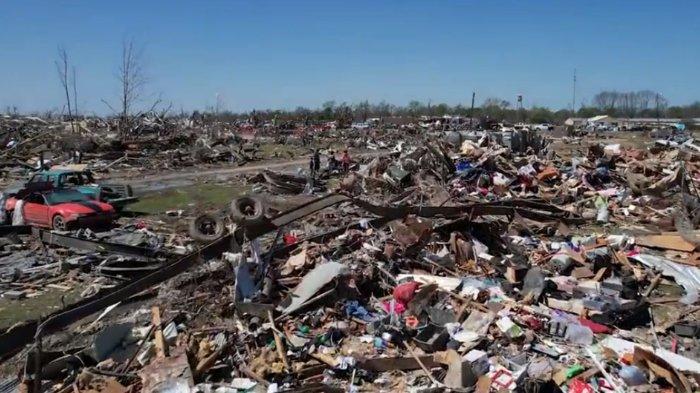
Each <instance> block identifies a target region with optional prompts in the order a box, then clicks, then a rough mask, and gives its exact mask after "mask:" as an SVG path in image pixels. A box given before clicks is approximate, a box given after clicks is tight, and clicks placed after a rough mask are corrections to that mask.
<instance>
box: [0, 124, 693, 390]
mask: <svg viewBox="0 0 700 393" xmlns="http://www.w3.org/2000/svg"><path fill="white" fill-rule="evenodd" d="M0 127H1V128H2V129H1V131H2V135H3V138H4V139H3V140H2V141H1V142H2V143H4V145H5V146H7V148H6V149H5V151H4V153H2V159H1V160H0V161H1V162H0V165H1V166H2V169H3V172H2V184H3V185H4V190H3V193H2V197H0V218H2V219H3V220H4V225H2V226H0V295H1V296H2V299H0V316H1V318H0V324H2V327H1V329H2V330H0V359H2V362H3V363H4V364H3V368H2V370H3V372H2V374H1V378H0V388H1V389H0V390H2V391H8V392H10V391H17V390H19V391H22V392H33V393H38V392H42V391H52V392H90V393H92V392H108V393H122V392H139V391H143V392H147V393H151V392H204V393H209V392H217V393H224V392H347V391H350V392H369V391H384V392H403V391H410V392H437V391H456V392H478V393H487V392H510V391H512V392H527V393H536V392H539V393H546V392H577V393H583V392H631V391H634V392H659V391H668V392H694V391H698V390H700V378H699V377H700V362H699V360H700V359H699V356H698V354H699V353H700V346H698V338H699V337H700V306H699V304H700V302H699V301H698V298H699V296H700V251H699V250H698V245H700V232H699V231H698V230H697V229H696V228H697V226H698V224H699V223H700V199H699V196H700V194H698V190H697V188H696V187H697V184H698V183H699V182H700V160H699V159H698V158H699V157H700V156H699V152H700V146H698V145H696V144H695V143H694V141H693V139H691V138H690V137H689V136H688V137H685V138H682V139H677V138H676V139H673V140H672V139H667V140H660V141H656V142H655V141H653V140H651V139H650V140H649V142H648V143H647V144H646V145H645V146H643V147H640V146H639V145H637V146H636V147H631V146H628V145H626V144H624V143H622V144H619V143H607V142H606V141H605V139H602V140H601V139H594V138H592V137H591V136H587V135H586V133H585V132H581V133H573V134H572V135H576V136H568V137H560V138H556V137H554V136H552V134H551V132H550V131H549V130H535V129H518V130H500V131H484V130H481V131H464V132H459V131H446V132H442V131H439V130H430V131H429V132H426V131H417V130H414V129H405V128H404V129H398V128H391V127H383V128H372V129H368V130H308V131H305V132H304V133H303V134H294V133H282V132H279V130H277V131H276V130H273V129H269V130H265V129H260V130H257V131H255V132H253V133H250V134H249V135H248V134H246V132H248V131H249V130H247V128H246V127H244V126H242V125H235V124H225V123H221V124H208V125H205V124H204V123H202V122H201V121H196V120H193V119H189V120H180V121H173V120H168V119H161V118H143V119H140V121H139V122H137V123H136V126H135V128H134V129H133V130H131V132H130V133H129V137H128V138H126V137H124V136H123V135H118V134H117V133H116V131H114V127H112V126H111V125H110V124H109V121H106V120H100V119H92V120H85V121H82V122H80V123H79V124H78V127H77V132H76V131H72V129H71V127H70V126H67V123H64V122H55V121H54V122H52V121H46V120H42V119H39V118H12V119H10V118H3V119H0ZM241 135H243V136H241ZM266 144H275V145H276V146H284V145H287V147H289V146H295V147H296V149H297V150H294V151H292V150H278V151H276V152H275V150H274V149H272V150H271V149H268V148H266V147H265V145H266ZM555 146H559V147H561V146H565V147H566V148H557V147H555ZM348 150H349V151H348ZM271 151H272V153H270V152H271ZM280 151H284V153H280ZM368 152H371V154H368ZM274 159H278V160H283V159H287V160H295V161H293V162H290V163H289V166H288V167H287V168H285V169H284V170H282V169H280V170H277V169H271V168H266V167H265V165H266V163H269V162H271V160H274ZM252 161H260V162H261V165H262V167H261V168H260V169H259V170H251V171H247V172H241V173H240V174H239V175H237V176H236V177H235V178H232V179H227V180H219V181H220V182H223V183H227V182H228V183H229V185H233V186H238V185H240V187H241V189H245V192H242V193H241V195H236V196H234V197H232V198H231V200H230V201H229V203H227V204H223V205H221V206H218V207H216V208H213V209H206V210H203V209H200V208H191V209H185V210H180V211H172V212H170V211H169V212H168V213H167V214H155V215H154V214H139V213H138V212H135V211H132V210H130V206H133V204H134V203H136V202H137V201H138V199H139V198H140V197H141V195H140V194H139V192H137V191H136V190H134V189H133V187H132V186H131V185H130V184H129V182H130V181H131V180H135V179H138V178H140V177H144V176H146V175H152V174H154V173H159V172H162V171H178V170H180V171H182V170H187V168H190V169H191V170H193V172H194V173H195V174H196V172H197V171H202V170H204V169H205V168H220V167H227V166H242V167H245V165H247V164H249V163H250V162H252ZM299 162H302V163H301V164H299ZM175 187H177V186H175ZM49 301H50V302H52V303H51V304H52V306H50V307H48V306H46V305H45V303H44V302H49ZM42 305H43V306H42ZM42 307H43V308H42ZM23 312H27V313H28V314H26V315H25V317H24V318H14V319H13V318H11V317H10V315H15V314H16V313H19V314H22V313H23ZM22 315H24V314H22Z"/></svg>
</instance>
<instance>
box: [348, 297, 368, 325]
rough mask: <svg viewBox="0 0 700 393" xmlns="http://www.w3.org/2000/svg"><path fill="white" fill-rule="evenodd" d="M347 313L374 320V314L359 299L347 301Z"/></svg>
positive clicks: (351, 315)
mask: <svg viewBox="0 0 700 393" xmlns="http://www.w3.org/2000/svg"><path fill="white" fill-rule="evenodd" d="M345 315H347V316H348V317H355V318H360V319H361V320H363V321H367V322H369V321H372V320H373V319H374V315H372V313H370V312H369V311H367V309H366V308H364V306H362V305H361V304H360V302H358V301H357V300H350V301H348V302H347V303H345Z"/></svg>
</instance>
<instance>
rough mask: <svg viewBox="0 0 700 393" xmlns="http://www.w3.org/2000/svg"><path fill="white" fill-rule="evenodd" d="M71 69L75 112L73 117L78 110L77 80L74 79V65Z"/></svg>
mask: <svg viewBox="0 0 700 393" xmlns="http://www.w3.org/2000/svg"><path fill="white" fill-rule="evenodd" d="M72 71H73V110H74V112H75V117H78V116H79V112H78V87H77V82H76V81H75V80H76V78H75V66H74V67H73V68H72Z"/></svg>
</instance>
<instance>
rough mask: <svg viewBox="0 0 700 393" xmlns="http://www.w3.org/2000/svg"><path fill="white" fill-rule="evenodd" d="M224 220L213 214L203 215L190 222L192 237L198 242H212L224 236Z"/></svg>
mask: <svg viewBox="0 0 700 393" xmlns="http://www.w3.org/2000/svg"><path fill="white" fill-rule="evenodd" d="M225 230H226V228H225V226H224V220H222V219H221V218H220V217H217V216H214V215H212V214H201V215H199V216H197V217H195V218H194V219H192V220H191V221H190V227H189V234H190V237H191V238H192V239H194V240H196V241H198V242H205V243H208V242H212V241H214V240H216V239H218V238H220V237H221V236H223V235H224V231H225Z"/></svg>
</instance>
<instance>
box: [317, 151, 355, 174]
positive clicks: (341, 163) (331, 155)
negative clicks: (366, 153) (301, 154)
mask: <svg viewBox="0 0 700 393" xmlns="http://www.w3.org/2000/svg"><path fill="white" fill-rule="evenodd" d="M350 163H352V159H351V158H350V154H349V153H348V150H347V149H345V150H343V154H341V156H340V160H339V159H338V158H336V156H335V152H334V151H333V150H330V151H329V152H328V170H329V171H335V170H341V171H343V172H347V171H349V170H350ZM309 170H310V171H311V174H312V175H314V176H315V175H316V174H317V173H318V172H319V171H320V170H321V153H320V152H319V151H318V149H314V151H313V154H311V159H310V160H309Z"/></svg>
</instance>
